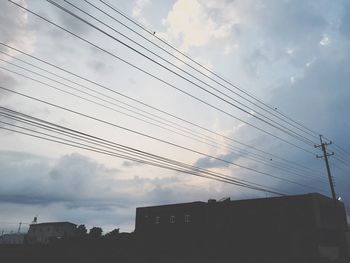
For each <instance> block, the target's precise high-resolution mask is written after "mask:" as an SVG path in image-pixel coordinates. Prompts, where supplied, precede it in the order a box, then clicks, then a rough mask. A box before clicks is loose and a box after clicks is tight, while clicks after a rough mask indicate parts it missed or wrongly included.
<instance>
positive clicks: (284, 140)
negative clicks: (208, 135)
mask: <svg viewBox="0 0 350 263" xmlns="http://www.w3.org/2000/svg"><path fill="white" fill-rule="evenodd" d="M8 1H9V2H11V3H13V4H14V5H16V6H18V7H20V8H21V9H23V10H26V11H28V12H29V13H31V14H33V15H35V16H37V17H39V18H41V19H43V20H44V21H46V22H48V23H50V24H52V25H54V26H55V27H57V28H60V29H61V30H63V31H65V32H67V33H69V34H71V35H73V36H75V37H77V38H78V39H80V40H82V41H83V42H86V43H88V44H90V45H92V46H94V47H95V48H97V49H99V50H101V51H103V52H105V53H106V54H109V55H111V56H112V57H114V58H116V59H118V60H120V61H122V62H124V63H126V64H128V65H130V66H132V67H133V68H135V69H138V70H139V71H141V72H143V73H145V74H147V75H149V76H151V77H153V78H154V79H157V80H159V81H160V82H162V83H164V84H166V85H167V86H170V87H172V88H174V89H177V90H179V91H181V92H182V93H184V94H186V95H188V96H190V97H193V98H194V99H195V100H197V101H200V102H202V103H204V104H205V105H207V106H209V107H211V108H213V109H216V110H217V111H219V112H222V113H224V114H225V115H227V116H231V117H232V118H234V119H237V117H236V116H234V115H232V114H231V113H228V112H226V111H224V110H222V109H220V108H218V107H216V106H214V105H212V104H210V103H208V102H206V101H204V100H202V99H200V98H197V97H195V96H193V95H192V94H190V93H188V92H186V91H184V90H181V89H179V88H178V87H176V86H174V85H173V84H171V83H169V82H167V81H164V80H163V79H161V78H159V77H157V76H155V75H154V74H152V73H149V72H148V71H146V70H144V69H142V68H140V67H138V66H136V65H134V64H133V63H131V62H129V61H126V60H125V59H122V58H120V57H119V56H117V55H115V54H114V53H112V52H110V51H108V50H106V49H104V48H101V47H100V46H98V45H96V44H94V43H92V42H91V41H89V40H87V39H85V38H83V37H81V36H79V35H77V34H75V33H73V32H71V31H70V30H68V29H66V28H64V27H62V26H60V25H58V24H56V23H54V22H52V21H50V20H49V19H47V18H45V17H43V16H41V15H39V14H37V13H36V12H34V11H32V10H29V9H28V8H26V7H24V6H21V5H20V4H18V3H15V2H13V1H12V0H8ZM242 121H243V120H242ZM243 122H244V121H243ZM251 125H253V124H251ZM253 126H254V127H255V128H256V129H257V130H260V131H261V132H263V133H266V134H268V135H270V136H272V137H274V138H276V139H279V140H281V141H283V142H285V143H287V144H289V145H290V146H293V147H296V148H299V149H300V150H302V151H304V152H306V153H309V154H312V155H314V153H313V152H311V151H309V150H307V149H305V148H303V147H301V146H299V145H296V144H294V143H292V142H290V141H288V140H286V139H283V138H281V137H279V136H277V135H275V134H272V133H271V132H268V131H266V130H264V129H261V128H259V127H257V126H255V125H253Z"/></svg>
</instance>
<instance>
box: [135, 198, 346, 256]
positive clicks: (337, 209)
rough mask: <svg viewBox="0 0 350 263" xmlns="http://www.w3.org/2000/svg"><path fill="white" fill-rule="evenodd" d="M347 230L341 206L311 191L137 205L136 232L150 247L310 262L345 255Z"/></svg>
mask: <svg viewBox="0 0 350 263" xmlns="http://www.w3.org/2000/svg"><path fill="white" fill-rule="evenodd" d="M346 229H347V222H346V215H345V209H344V205H343V204H342V203H341V202H339V201H333V200H332V199H330V198H328V197H325V196H323V195H320V194H317V193H312V194H305V195H295V196H284V197H273V198H261V199H250V200H237V201H231V200H229V199H226V200H224V201H219V202H217V201H215V200H209V201H208V202H207V203H206V202H192V203H183V204H173V205H162V206H153V207H142V208H137V209H136V226H135V233H136V234H137V236H138V237H139V238H140V239H142V240H144V242H145V244H147V246H148V247H149V248H150V249H157V248H166V249H171V248H174V250H178V251H179V253H180V252H181V251H185V250H186V249H200V250H201V251H207V252H208V253H210V252H212V253H217V254H220V255H224V256H225V257H227V258H230V259H232V260H239V262H270V263H272V262H279V263H281V262H293V263H297V262H307V263H310V262H322V261H320V260H322V259H328V260H337V259H344V258H346V257H347V245H346V237H345V232H346Z"/></svg>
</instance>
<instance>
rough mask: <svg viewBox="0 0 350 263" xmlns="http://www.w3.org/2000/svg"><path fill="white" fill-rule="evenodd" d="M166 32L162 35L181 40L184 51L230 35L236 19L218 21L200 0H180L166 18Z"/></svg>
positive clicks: (170, 39) (177, 40) (173, 39)
mask: <svg viewBox="0 0 350 263" xmlns="http://www.w3.org/2000/svg"><path fill="white" fill-rule="evenodd" d="M164 24H165V25H166V27H167V30H166V32H163V33H159V35H160V36H161V37H164V38H166V39H168V40H169V41H171V42H179V43H180V44H179V47H180V49H181V50H182V51H188V50H189V48H191V47H203V46H205V45H207V44H208V43H209V41H211V40H213V39H222V38H226V37H228V36H229V33H230V30H231V28H232V26H233V25H234V24H235V19H234V17H232V19H231V20H230V22H227V23H221V24H219V23H217V22H216V21H215V20H213V19H212V17H211V16H210V15H209V13H208V11H207V9H206V6H205V5H203V2H200V1H198V0H178V1H177V2H176V3H175V4H174V5H173V7H172V10H171V11H170V12H169V13H168V15H167V17H166V18H165V19H164Z"/></svg>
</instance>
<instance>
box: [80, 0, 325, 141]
mask: <svg viewBox="0 0 350 263" xmlns="http://www.w3.org/2000/svg"><path fill="white" fill-rule="evenodd" d="M84 1H85V2H87V3H89V1H87V0H84ZM99 1H100V2H101V3H103V4H104V5H105V6H107V7H108V8H110V9H111V10H113V11H114V12H116V13H117V14H119V15H121V16H122V17H124V18H125V19H127V20H128V21H130V22H131V23H133V24H135V25H136V26H137V27H139V28H140V29H142V30H143V31H145V32H147V33H148V34H149V35H150V36H151V37H153V38H156V39H157V40H159V41H160V42H161V43H163V44H165V45H166V46H167V47H169V48H170V49H171V50H173V51H175V52H176V53H178V54H180V55H181V56H183V57H185V58H186V59H188V60H189V61H191V62H193V63H194V64H195V65H197V66H199V67H200V68H201V69H202V70H205V71H206V72H208V73H210V74H212V75H213V76H215V77H217V78H218V79H220V80H222V81H224V82H225V83H226V84H228V85H230V86H231V87H233V88H234V89H237V90H238V91H240V92H242V93H243V94H245V95H247V96H248V97H250V98H252V99H254V100H255V101H257V102H258V103H260V104H261V105H263V106H265V107H266V108H268V109H270V110H272V111H274V112H276V113H277V114H279V115H281V116H282V117H284V118H286V119H288V120H289V121H292V122H293V123H295V124H297V125H299V126H300V127H302V128H304V129H305V130H308V131H309V132H311V133H312V134H314V136H318V134H319V133H317V132H315V131H313V130H311V129H310V128H308V127H306V126H305V125H303V124H302V123H300V122H298V121H295V120H294V119H292V118H290V117H288V116H287V115H286V114H284V113H282V112H281V111H279V110H277V108H275V107H273V106H270V105H268V104H267V103H265V102H263V101H262V100H261V99H259V98H257V97H256V96H254V95H252V94H250V93H248V92H247V91H245V90H243V89H241V88H240V87H238V86H237V85H235V84H233V83H232V82H231V81H229V80H227V79H225V78H224V77H222V76H220V75H219V74H218V73H216V72H214V71H213V70H211V69H208V68H207V67H205V66H203V65H202V64H201V63H199V62H197V61H196V60H195V59H193V58H191V57H190V56H189V55H188V54H186V53H185V52H183V51H181V50H179V49H178V48H176V47H175V46H174V45H172V44H170V43H169V42H168V41H166V40H164V39H162V38H160V37H158V36H157V35H156V34H155V32H154V31H151V30H149V29H147V28H146V27H145V26H144V25H142V24H140V23H139V22H138V21H136V20H135V19H133V18H132V17H130V16H128V15H127V14H125V13H124V12H122V11H121V10H119V9H118V8H116V7H115V6H113V5H112V4H110V3H108V2H107V1H103V0H99ZM89 4H90V5H91V3H89ZM111 18H112V17H111ZM112 19H113V18H112ZM118 23H120V22H118ZM124 26H126V25H124ZM128 28H129V29H130V30H131V31H133V32H134V33H135V34H138V35H139V36H141V37H142V38H144V39H145V40H147V41H150V40H148V39H147V38H145V37H144V36H143V35H141V34H140V33H138V32H137V31H136V30H133V29H132V28H131V27H128ZM151 42H152V41H151ZM152 43H153V44H154V45H156V46H157V47H158V48H160V49H162V50H163V51H165V52H166V53H168V54H169V55H171V56H173V57H174V58H176V59H177V60H179V61H181V62H182V63H184V64H186V65H187V66H189V67H191V68H192V69H194V67H193V66H191V65H190V64H189V63H187V62H185V61H184V60H182V59H181V58H179V57H177V56H175V55H173V54H172V53H170V52H169V51H167V50H166V49H164V48H162V47H161V46H160V45H157V44H156V43H154V42H152ZM202 70H199V73H202ZM205 75H206V74H205ZM206 76H207V77H208V78H210V76H208V75H206ZM210 79H212V78H210ZM212 80H213V79H212ZM213 81H214V80H213ZM226 89H228V90H230V91H231V92H233V93H234V94H236V93H235V92H234V91H233V90H232V89H230V88H228V87H226Z"/></svg>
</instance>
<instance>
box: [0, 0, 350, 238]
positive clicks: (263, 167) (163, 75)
mask: <svg viewBox="0 0 350 263" xmlns="http://www.w3.org/2000/svg"><path fill="white" fill-rule="evenodd" d="M14 2H15V3H18V4H19V5H21V6H23V7H25V8H28V9H30V10H31V11H33V12H35V13H37V14H39V15H41V16H43V17H45V18H47V19H48V20H50V21H52V22H54V23H57V24H58V25H60V26H61V27H63V28H65V29H67V30H69V31H71V32H73V33H74V34H76V35H78V36H80V37H81V38H84V39H87V40H88V41H89V42H90V43H93V45H91V44H89V43H87V42H86V41H82V40H81V39H79V38H77V37H75V36H72V35H71V34H69V33H67V32H65V31H63V30H61V29H59V28H57V27H55V26H53V25H52V24H49V23H47V22H45V21H44V20H42V19H40V18H38V17H36V16H35V15H33V14H30V13H28V12H27V11H25V10H24V9H21V8H19V7H18V6H16V5H14V4H12V3H10V2H7V1H1V3H0V10H2V11H1V12H0V42H1V44H0V59H1V60H0V83H1V85H0V86H1V87H4V88H6V89H9V90H10V91H15V92H20V93H23V94H26V95H29V96H31V97H35V98H38V99H41V100H45V101H48V102H51V103H55V104H57V105H60V106H61V107H66V108H69V109H71V110H74V111H78V112H80V113H83V114H85V115H88V116H93V117H94V118H98V119H102V120H104V122H98V121H96V120H93V119H91V118H86V117H83V116H82V115H77V114H73V113H72V112H68V111H65V110H62V109H59V108H57V107H52V106H50V105H48V104H44V103H40V102H38V101H35V100H32V99H28V98H26V97H24V96H20V95H19V94H16V93H13V92H9V91H5V90H4V89H1V90H0V106H1V107H4V108H9V109H12V110H15V111H19V112H21V113H25V114H28V115H31V116H33V117H36V118H40V119H43V120H46V121H49V122H52V123H55V124H58V125H62V126H65V127H68V128H71V129H76V130H79V131H81V132H84V133H88V134H90V135H93V136H98V137H101V138H104V139H105V140H109V141H112V142H115V143H119V144H123V145H126V146H129V147H133V148H137V149H140V150H143V151H146V152H150V153H152V154H156V155H160V156H163V157H166V158H171V159H173V160H176V161H180V162H184V163H186V164H189V165H196V166H198V167H201V168H204V169H210V170H211V171H215V172H220V173H222V174H225V175H228V176H233V177H235V178H240V179H244V180H248V181H250V182H254V183H258V184H262V185H264V186H268V187H271V188H273V189H278V190H279V191H281V192H285V193H288V194H302V193H309V192H320V193H322V194H325V195H328V196H330V190H329V185H328V184H327V175H326V173H325V163H324V161H323V160H322V159H320V158H316V154H318V155H321V154H322V152H321V151H320V150H319V149H318V148H315V147H314V145H315V144H319V143H320V141H319V139H318V134H321V135H324V138H327V139H326V141H327V142H329V141H330V140H331V141H332V144H331V145H329V146H327V147H328V150H329V153H331V152H334V155H333V156H330V157H329V158H330V166H331V171H332V175H333V177H334V181H335V188H336V193H337V196H339V197H341V198H342V200H343V202H344V204H345V205H346V206H347V207H349V206H350V205H348V204H349V203H350V195H349V193H348V192H349V191H348V189H349V183H350V177H349V173H348V172H349V169H350V141H349V139H348V136H349V128H350V122H349V118H348V112H350V104H349V103H348V102H349V100H350V90H349V87H348V83H349V82H350V72H349V71H350V11H349V10H350V3H349V2H348V1H345V0H343V1H340V0H339V1H323V0H321V1H315V0H306V1H305V0H303V1H298V0H297V1H288V0H283V1H277V0H269V1H258V0H254V1H253V0H244V1H243V0H234V1H230V0H223V1H214V0H209V1H201V0H174V1H170V0H169V1H160V0H136V1H126V0H122V1H116V0H109V1H108V3H110V4H111V6H112V7H114V8H116V9H117V10H120V11H121V12H122V14H125V15H127V16H129V17H130V18H132V19H133V20H134V21H137V23H139V25H141V27H139V26H137V25H135V24H133V23H131V22H130V20H128V19H126V18H125V17H123V16H122V15H120V14H118V13H117V12H115V11H113V10H112V9H110V8H109V7H107V6H106V5H104V4H103V3H102V2H100V1H92V3H94V5H96V7H98V8H100V9H101V10H102V11H104V12H105V13H102V12H100V11H98V9H96V8H95V7H94V6H92V5H90V4H88V2H86V1H78V0H71V1H68V2H66V1H63V0H55V1H54V2H55V3H57V4H59V5H61V6H63V7H65V8H67V9H68V10H71V11H72V12H74V13H76V14H78V15H79V16H81V17H84V19H86V20H87V21H89V22H90V23H92V24H93V25H96V26H98V27H99V28H101V29H102V32H101V31H98V30H96V28H93V27H91V26H89V25H87V24H86V23H84V22H82V21H81V20H79V19H77V18H75V17H73V16H71V15H70V14H68V13H66V12H63V11H62V10H60V9H59V8H58V7H56V6H54V5H53V4H50V3H49V2H46V1H40V2H39V1H35V0H16V1H14ZM69 3H71V4H73V5H75V6H76V7H79V8H81V9H82V10H83V11H85V12H86V13H88V14H90V15H91V16H87V15H86V13H85V14H84V13H82V12H80V11H78V10H77V9H76V8H74V6H73V5H70V4H69ZM106 14H107V15H106ZM108 15H109V16H108ZM94 18H96V19H99V20H100V21H101V22H103V23H104V24H101V23H99V22H98V21H96V20H94ZM125 25H126V26H127V27H126V26H125ZM142 28H143V29H147V30H149V32H150V33H149V32H146V31H145V30H143V29H142ZM103 32H106V33H107V34H104V33H103ZM123 43H124V44H123ZM153 43H155V44H156V45H157V46H155V45H154V44H153ZM165 43H168V44H169V45H171V46H173V47H175V48H176V49H177V50H178V51H180V52H181V53H182V54H180V53H179V52H176V51H175V49H172V48H170V47H169V45H167V44H165ZM4 44H5V45H7V46H5V45H4ZM10 47H12V48H16V49H17V50H20V51H22V52H24V53H26V54H29V55H31V56H32V57H30V56H28V55H24V54H23V53H19V52H18V51H15V49H11V48H10ZM130 47H131V48H132V49H130ZM159 47H160V48H161V49H160V48H159ZM4 53H5V54H4ZM142 54H146V55H147V57H145V56H143V55H142ZM184 54H185V55H186V56H185V55H184ZM33 57H36V58H40V59H41V60H44V61H47V62H49V63H51V64H54V65H56V66H58V67H61V68H64V69H65V70H67V71H70V72H73V73H74V74H76V75H75V76H73V75H70V74H68V73H67V72H63V71H60V70H58V69H57V68H55V67H52V66H49V65H48V64H45V63H43V62H42V61H41V62H40V61H38V60H36V59H34V58H33ZM189 57H190V58H191V59H193V60H189V59H188V58H189ZM148 58H150V59H151V60H150V59H148ZM167 61H169V62H170V63H171V64H169V62H167ZM183 61H185V62H186V63H187V64H184V63H182V62H183ZM193 61H196V63H194V62H193ZM28 63H31V64H32V65H35V66H37V67H40V68H42V69H44V70H46V71H43V70H42V69H39V68H35V67H33V66H31V65H29V64H28ZM160 64H162V65H166V67H167V68H168V69H169V68H170V69H171V71H169V70H167V69H166V68H165V67H162V66H159V65H160ZM132 65H135V66H136V67H137V68H135V67H133V66H132ZM199 65H201V66H199ZM19 66H20V67H19ZM26 69H30V70H31V71H26ZM139 69H141V70H142V71H140V70H139ZM208 70H209V71H210V72H209V71H208ZM48 71H49V72H51V73H56V74H59V75H60V76H61V77H64V78H65V79H63V80H62V78H58V77H57V76H54V75H52V74H51V73H48ZM14 72H17V74H16V73H14ZM145 72H146V73H145ZM213 72H214V73H215V75H214V74H213ZM35 73H37V74H35ZM38 73H39V74H40V75H38ZM174 73H175V74H174ZM19 74H22V75H19ZM77 75H78V76H82V77H84V78H85V79H89V80H91V81H93V82H95V83H98V85H95V84H93V83H92V82H89V81H86V80H83V79H81V78H78V77H77ZM25 76H27V77H30V78H31V79H29V78H26V77H25ZM45 76H46V77H50V78H51V79H47V78H45ZM218 76H219V77H220V78H218ZM208 77H209V78H210V79H209V78H208ZM68 80H70V81H68ZM187 80H190V82H189V81H187ZM57 81H60V83H58V82H57ZM71 81H73V82H74V83H72V82H71ZM225 81H226V82H225ZM72 87H74V88H75V90H73V89H72ZM83 87H87V88H89V89H90V91H91V90H92V91H94V92H99V93H94V94H99V95H98V96H99V97H100V99H96V98H92V97H89V96H88V95H87V94H86V93H85V94H83V93H81V92H80V91H77V89H80V90H81V88H83ZM103 87H105V88H103ZM55 88H56V89H55ZM57 88H60V90H58V89H57ZM106 88H108V90H107V89H106ZM201 88H205V89H206V90H210V89H211V88H215V90H214V91H211V93H208V92H206V91H205V90H204V89H201ZM237 88H238V89H237ZM90 91H89V92H90ZM242 91H243V92H244V93H243V92H242ZM68 92H70V93H68ZM72 94H76V95H79V96H83V97H85V98H90V99H89V100H83V99H81V98H79V97H77V96H72ZM118 94H119V95H118ZM120 94H122V95H120ZM188 94H190V95H191V96H188ZM213 94H214V95H213ZM247 94H250V95H252V96H253V97H247ZM101 96H102V97H101ZM103 96H104V97H103ZM127 97H129V98H132V99H134V100H130V99H127ZM194 97H195V98H194ZM101 98H104V99H101ZM222 98H224V99H222ZM247 98H248V99H249V102H248V101H247V100H245V99H247ZM253 98H257V99H259V101H262V102H264V103H265V104H264V105H270V107H271V108H270V109H269V112H270V113H267V111H266V107H265V106H263V105H262V104H259V102H258V101H257V100H254V99H253ZM135 100H138V101H141V102H142V103H143V104H141V103H138V102H135ZM252 101H253V102H254V104H252V103H251V102H252ZM203 102H206V103H207V104H205V103H203ZM146 104H147V105H151V106H152V107H153V108H150V107H148V106H146ZM208 104H210V105H212V106H208ZM126 105H132V106H133V107H137V108H138V110H137V111H135V110H133V112H132V111H131V108H130V106H126ZM240 105H245V106H247V105H248V106H249V109H248V110H246V111H245V112H244V111H242V110H240V109H239V108H242V107H240ZM257 105H258V106H259V105H260V108H259V107H257ZM155 108H156V109H160V110H161V111H163V113H161V112H160V111H159V110H156V109H155ZM243 108H244V107H243ZM141 111H146V112H147V114H148V115H147V114H146V115H147V116H146V115H140V113H141ZM164 112H167V113H169V114H171V115H172V116H176V117H177V118H174V117H171V116H170V115H169V114H168V115H167V114H164ZM271 112H272V114H271ZM150 114H153V115H152V118H153V119H152V120H151V119H150V116H151V115H150ZM280 114H283V115H280ZM266 116H268V118H269V119H265V120H268V121H269V122H270V123H271V122H273V123H274V124H275V126H274V127H273V126H271V125H268V124H267V123H266V122H263V121H261V117H263V118H265V117H266ZM276 116H278V117H280V118H277V117H276ZM281 116H282V117H281ZM283 116H287V117H288V118H289V119H286V118H285V117H283ZM146 117H148V119H147V118H146ZM259 118H260V119H259ZM145 119H147V120H148V121H147V122H146V121H145ZM180 119H182V120H185V121H186V122H183V121H181V120H180ZM282 119H283V120H284V121H283V120H282ZM291 119H292V120H294V121H296V122H297V123H298V124H297V123H296V122H293V123H292V124H293V125H294V126H290V123H291V122H290V120H291ZM286 120H287V121H289V123H287V122H286ZM0 121H1V122H0V128H1V129H0V134H1V137H0V142H1V143H0V165H1V173H0V178H1V182H2V183H1V184H0V209H1V211H2V212H1V213H0V231H2V230H4V231H5V232H9V231H16V230H17V226H18V223H19V222H23V223H26V224H24V227H23V229H25V228H26V227H27V226H28V223H30V222H31V221H32V220H33V218H34V217H35V216H37V217H38V221H39V222H48V221H70V222H73V223H76V224H85V225H86V226H87V227H88V228H91V227H92V226H101V227H102V228H103V229H104V230H105V231H106V232H107V231H110V230H112V229H114V228H121V230H122V231H132V230H133V229H134V220H135V218H134V217H135V209H136V207H142V206H152V205H159V204H168V203H178V202H192V201H206V200H208V199H210V198H216V199H220V198H223V197H231V199H233V200H234V199H245V198H257V197H267V196H274V195H273V194H271V193H266V192H260V191H255V190H251V189H246V188H243V187H239V186H235V185H232V184H227V183H223V182H218V181H214V180H209V179H206V178H200V177H198V176H195V175H190V174H184V173H181V172H178V171H171V170H167V169H163V168H159V167H152V166H149V165H145V164H141V163H137V162H133V161H130V160H125V159H121V158H116V157H114V156H108V155H104V154H101V153H96V152H91V151H88V150H84V149H78V148H74V147H70V146H67V145H61V144H57V143H54V142H49V141H45V140H41V139H38V138H33V137H29V136H27V135H24V134H19V133H16V132H14V131H10V130H6V129H4V128H11V127H12V128H11V129H15V128H14V126H11V125H22V124H21V123H18V122H17V121H14V120H9V119H8V118H6V117H4V116H3V115H1V116H0ZM159 121H161V123H160V122H159ZM169 121H171V123H170V122H169ZM107 122H108V123H113V124H114V126H113V125H110V124H107ZM164 123H167V125H164ZM191 123H192V124H195V126H194V125H191ZM299 124H302V126H300V125H299ZM276 125H277V126H278V127H279V128H280V129H278V128H276ZM279 125H283V127H288V128H289V129H292V130H293V131H294V133H297V134H299V135H300V134H302V135H303V136H304V137H307V138H308V139H309V142H311V143H308V144H307V143H305V141H301V140H299V139H296V138H295V136H294V137H293V136H291V135H290V134H287V133H285V132H282V131H281V127H282V126H279ZM116 126H118V127H124V128H127V129H129V130H126V129H121V128H118V127H116ZM201 127H202V128H201ZM203 127H204V128H205V129H206V130H205V129H203ZM305 127H307V128H308V130H305ZM16 129H17V130H18V128H16ZM34 129H35V130H38V129H36V128H34ZM130 130H134V131H137V132H139V133H141V132H142V133H144V134H148V135H150V136H152V137H156V138H158V139H161V140H163V141H167V142H171V143H172V144H178V145H181V146H183V147H182V148H180V147H174V145H171V144H169V143H168V144H167V143H164V142H161V141H159V140H154V139H152V138H150V137H145V136H141V135H140V134H136V133H132V132H130ZM310 130H311V131H310ZM189 131H190V132H191V133H190V134H189V133H188V132H189ZM209 131H211V132H209ZM218 134H220V135H218ZM184 135H185V136H184ZM195 136H197V137H195ZM198 136H199V137H198ZM193 138H194V139H193ZM298 138H300V137H298ZM233 140H235V141H236V142H233ZM237 142H239V143H243V144H244V145H245V146H244V145H243V146H242V144H239V143H237ZM247 145H248V146H247ZM237 147H241V149H243V150H241V151H239V152H237V151H236V149H237ZM252 147H253V148H252ZM184 148H188V149H192V151H189V150H186V149H184ZM301 148H302V149H301ZM305 150H306V151H305ZM246 151H249V154H248V153H247V152H246ZM263 152H264V153H263ZM200 153H204V154H206V155H203V154H200ZM208 156H209V157H208ZM213 157H215V158H213ZM219 159H220V160H225V161H226V162H223V161H220V160H219ZM262 161H263V162H262ZM237 164H238V165H237ZM293 165H294V166H293ZM240 166H244V167H245V168H249V169H245V168H242V167H240ZM291 166H293V167H291ZM282 168H283V169H282ZM311 170H312V171H311ZM256 171H259V172H260V173H259V172H256ZM271 175H273V176H271ZM347 210H348V217H349V214H350V212H349V211H350V209H349V208H347Z"/></svg>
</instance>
